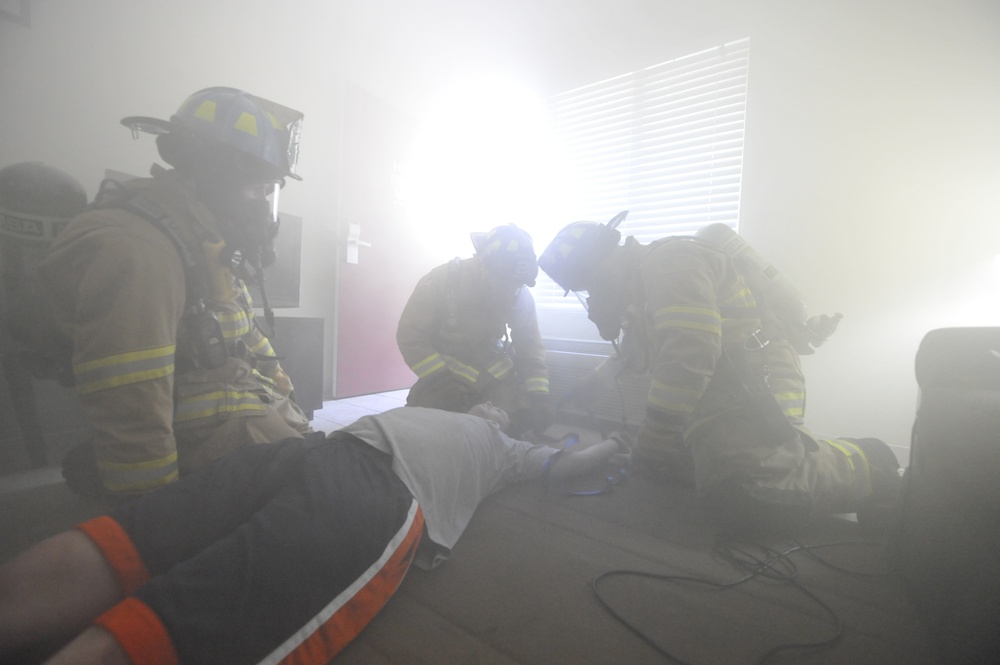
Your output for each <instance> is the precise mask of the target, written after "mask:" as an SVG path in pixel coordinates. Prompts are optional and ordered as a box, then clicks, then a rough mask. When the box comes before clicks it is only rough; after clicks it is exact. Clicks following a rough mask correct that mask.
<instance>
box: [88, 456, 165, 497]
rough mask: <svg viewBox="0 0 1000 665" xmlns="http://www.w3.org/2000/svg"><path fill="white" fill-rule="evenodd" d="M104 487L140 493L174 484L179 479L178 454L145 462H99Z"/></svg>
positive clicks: (116, 490) (114, 490)
mask: <svg viewBox="0 0 1000 665" xmlns="http://www.w3.org/2000/svg"><path fill="white" fill-rule="evenodd" d="M97 468H98V469H99V470H100V473H101V481H102V482H103V483H104V486H105V487H106V488H108V489H109V490H111V491H113V492H139V491H144V490H149V489H153V488H154V487H160V486H162V485H166V484H168V483H172V482H174V481H175V480H177V478H178V472H177V453H176V452H172V453H170V454H169V455H167V456H166V457H161V458H159V459H154V460H148V461H145V462H134V463H126V462H105V461H98V463H97Z"/></svg>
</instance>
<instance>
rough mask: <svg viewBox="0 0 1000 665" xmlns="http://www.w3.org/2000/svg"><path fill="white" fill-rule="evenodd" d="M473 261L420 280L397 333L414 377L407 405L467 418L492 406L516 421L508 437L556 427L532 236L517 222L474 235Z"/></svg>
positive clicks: (456, 261) (453, 263)
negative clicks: (534, 293)
mask: <svg viewBox="0 0 1000 665" xmlns="http://www.w3.org/2000/svg"><path fill="white" fill-rule="evenodd" d="M471 236H472V244H473V246H474V248H475V250H476V252H475V254H474V255H473V256H472V257H471V258H467V259H460V258H455V259H452V260H451V261H450V262H449V263H446V264H444V265H440V266H438V267H436V268H434V269H433V270H431V271H430V272H429V273H428V274H427V275H425V276H424V277H423V278H421V279H420V281H419V282H418V283H417V286H416V288H415V289H414V291H413V293H412V294H411V295H410V298H409V300H408V301H407V303H406V307H405V308H404V309H403V313H402V315H401V316H400V319H399V325H398V327H397V329H396V342H397V343H398V345H399V350H400V352H401V353H402V355H403V359H404V360H405V361H406V364H407V365H409V367H410V369H412V370H413V373H414V374H416V375H417V381H416V383H415V384H414V385H413V387H412V388H411V389H410V392H409V395H408V396H407V400H406V403H407V405H408V406H422V407H428V408H434V409H444V410H447V411H457V412H462V413H464V412H466V411H468V410H469V409H470V408H471V407H472V406H474V405H475V404H479V403H481V402H486V401H490V402H492V403H493V404H495V405H497V406H498V407H499V408H502V409H503V410H504V411H506V412H507V413H508V414H510V416H511V424H510V427H509V430H508V431H509V433H510V434H511V435H513V436H519V435H521V434H523V433H524V432H527V431H529V430H533V431H535V432H536V433H542V432H544V431H545V429H547V428H548V427H549V425H550V424H551V423H552V419H553V412H554V409H553V407H552V406H551V404H550V402H549V374H548V368H547V367H546V363H545V348H544V346H543V345H542V339H541V334H540V333H539V331H538V320H537V317H536V314H535V301H534V299H533V298H532V297H531V293H530V292H529V291H528V289H527V288H525V287H530V286H534V285H535V277H536V276H537V275H538V262H537V259H536V257H535V250H534V247H533V245H532V242H531V237H530V236H529V235H528V234H527V233H526V232H525V231H523V230H522V229H520V228H518V227H517V226H515V225H513V224H506V225H503V226H498V227H496V228H495V229H493V230H491V231H489V232H488V233H473V234H471Z"/></svg>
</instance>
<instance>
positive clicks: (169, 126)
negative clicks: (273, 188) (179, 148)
mask: <svg viewBox="0 0 1000 665" xmlns="http://www.w3.org/2000/svg"><path fill="white" fill-rule="evenodd" d="M121 123H122V124H123V125H124V126H126V127H128V128H129V129H131V130H132V131H133V132H135V133H138V132H143V133H144V134H152V135H153V136H161V135H163V134H169V133H170V132H174V131H177V125H175V124H173V123H171V122H170V121H169V120H163V119H161V118H150V117H149V116H144V115H130V116H128V117H127V118H122V120H121ZM282 177H284V178H291V179H292V180H302V176H300V175H298V174H297V173H284V174H282Z"/></svg>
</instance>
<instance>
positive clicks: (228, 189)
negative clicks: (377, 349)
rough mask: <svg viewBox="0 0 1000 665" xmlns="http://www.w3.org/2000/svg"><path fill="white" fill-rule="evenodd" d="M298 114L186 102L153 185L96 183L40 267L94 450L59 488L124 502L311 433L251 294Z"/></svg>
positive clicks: (223, 97) (166, 134) (152, 129)
mask: <svg viewBox="0 0 1000 665" xmlns="http://www.w3.org/2000/svg"><path fill="white" fill-rule="evenodd" d="M301 119H302V114H301V113H299V112H298V111H294V110H292V109H289V108H286V107H283V106H280V105H278V104H275V103H274V102H270V101H268V100H265V99H262V98H259V97H255V96H253V95H250V94H248V93H246V92H243V91H240V90H236V89H234V88H224V87H214V88H207V89H204V90H201V91H198V92H196V93H194V94H193V95H191V96H190V97H189V98H188V99H187V100H185V101H184V102H183V103H182V104H181V106H180V108H179V109H178V111H177V113H176V114H174V115H173V116H172V117H171V118H170V120H169V121H165V120H159V119H155V118H146V117H129V118H125V119H123V120H122V124H124V125H125V126H127V127H129V128H131V129H132V131H133V135H134V136H136V137H137V136H138V132H140V131H142V132H147V133H151V134H154V135H155V136H156V145H157V149H158V151H159V154H160V156H161V157H162V159H163V160H164V161H165V162H166V163H167V164H169V165H170V166H172V167H173V168H172V169H167V168H165V167H163V166H160V165H159V164H154V165H153V166H152V169H151V176H152V177H150V178H141V179H136V180H130V181H128V182H125V183H115V182H112V181H105V182H104V183H102V186H101V192H100V193H99V194H98V196H97V199H96V200H95V203H94V204H92V205H91V207H90V209H89V210H88V211H87V212H85V213H83V214H82V215H79V216H78V217H76V218H75V219H74V220H73V221H72V222H71V223H70V224H69V225H68V226H67V227H66V228H65V229H64V230H63V231H62V232H61V233H60V234H59V235H58V236H57V237H56V239H55V241H54V242H53V243H52V245H51V247H50V248H49V250H48V252H47V254H46V256H45V257H44V259H43V260H42V262H41V264H40V266H39V274H40V279H41V281H42V283H43V285H44V287H45V289H46V292H47V294H48V297H49V301H50V305H51V310H52V314H53V316H54V318H55V320H56V323H57V324H58V325H59V327H60V328H61V329H62V330H63V331H64V333H65V334H66V336H67V337H69V338H70V340H71V341H72V372H73V378H74V383H75V389H76V392H77V394H78V395H79V398H80V403H81V406H82V412H83V414H84V416H85V418H86V419H87V420H88V422H89V423H90V425H91V426H92V428H93V430H94V434H93V437H92V439H90V440H89V441H88V442H87V444H86V445H83V446H80V447H78V448H76V449H74V450H73V451H71V452H70V454H69V455H67V458H66V460H65V461H64V467H63V469H64V475H65V476H66V479H67V481H68V482H69V484H70V486H71V488H73V489H75V490H77V491H79V492H81V493H84V494H91V493H96V494H108V495H111V496H130V495H135V494H137V493H141V492H145V491H147V490H151V489H155V488H158V487H161V486H163V485H166V484H168V483H171V482H173V481H175V480H176V479H177V478H178V475H179V474H184V473H187V472H189V471H192V470H194V469H196V468H198V467H200V466H203V465H205V464H206V463H208V462H210V461H212V460H214V459H217V458H219V457H222V456H223V455H225V454H226V453H228V452H230V451H231V450H233V449H235V448H237V447H239V446H241V445H244V444H246V443H253V442H265V441H276V440H279V439H283V438H288V437H301V436H302V435H303V434H304V433H308V432H310V431H311V428H310V426H309V422H308V419H307V418H306V416H305V415H304V414H303V412H302V411H301V410H300V409H299V408H298V407H297V406H296V405H295V404H294V402H293V401H292V400H291V399H290V395H291V393H292V390H293V385H292V383H291V380H290V379H289V377H288V376H287V374H285V372H284V371H283V370H282V368H281V365H280V363H279V361H278V359H277V358H276V357H275V352H274V350H273V348H272V347H271V343H270V341H269V339H268V337H267V336H266V334H265V333H264V331H263V330H262V329H261V326H260V325H259V322H258V321H257V318H256V317H255V315H254V311H253V303H252V301H251V299H250V295H249V293H248V290H247V286H246V280H247V279H251V278H253V277H254V276H258V277H259V274H260V273H259V271H260V269H261V268H262V267H263V266H265V265H267V263H268V262H269V260H270V259H271V258H272V257H271V253H272V252H273V249H271V247H272V246H271V245H270V244H269V243H270V240H271V239H272V238H273V236H274V233H275V232H276V225H277V214H276V211H277V205H276V197H277V192H278V190H279V189H280V187H281V186H282V185H284V183H285V180H286V179H287V178H294V179H300V178H299V177H298V176H296V175H295V174H294V168H295V163H296V159H297V154H298V136H299V128H300V123H301Z"/></svg>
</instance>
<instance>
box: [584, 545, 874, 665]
mask: <svg viewBox="0 0 1000 665" xmlns="http://www.w3.org/2000/svg"><path fill="white" fill-rule="evenodd" d="M792 543H794V544H793V546H791V547H789V548H787V549H785V550H780V551H779V550H777V549H775V548H772V547H769V546H766V545H761V544H757V543H751V544H742V545H741V544H737V543H734V542H732V541H729V540H723V541H721V542H720V543H718V544H717V545H716V547H715V553H716V555H717V556H719V557H721V558H723V559H724V560H726V561H728V562H729V563H730V564H731V565H732V566H733V567H734V568H735V569H736V570H737V571H739V572H742V573H743V575H742V577H740V578H738V579H736V580H734V581H732V582H714V581H712V580H709V579H706V578H703V577H692V576H689V575H670V574H663V573H653V572H647V571H641V570H627V569H614V570H608V571H604V572H603V573H598V574H597V575H595V576H594V578H593V580H592V581H591V589H592V591H593V593H594V596H595V598H596V599H597V601H598V602H599V603H600V604H601V606H602V607H603V608H604V609H605V611H607V612H608V613H609V614H610V615H611V616H612V617H614V618H615V619H616V620H617V621H618V622H619V623H621V624H622V625H623V626H625V627H626V628H628V629H629V630H630V631H631V632H632V633H634V634H635V635H637V636H638V637H639V638H641V639H642V640H643V641H644V642H646V643H647V644H649V645H650V646H651V647H653V648H654V649H656V651H658V652H659V653H660V654H662V655H663V656H666V657H667V658H669V659H670V660H672V661H674V662H675V663H678V665H693V663H691V662H689V661H686V660H684V659H682V658H680V657H678V656H677V655H676V654H674V653H672V652H670V651H669V650H667V649H666V648H664V647H663V646H661V645H660V644H658V643H657V642H656V640H654V639H653V638H652V637H651V636H650V635H648V634H646V633H644V632H643V631H642V630H640V629H639V628H638V627H636V626H635V625H634V624H633V623H631V622H630V621H629V620H628V619H626V618H625V617H624V616H623V615H622V613H621V612H619V611H618V610H616V609H615V608H614V607H612V605H611V604H610V602H608V600H607V599H606V598H605V597H603V596H602V594H601V590H600V583H601V582H602V581H604V580H609V579H611V578H613V577H639V578H644V579H652V580H661V581H667V582H690V583H695V584H701V585H705V586H708V587H712V588H716V589H732V588H735V587H737V586H740V585H742V584H745V583H747V582H750V581H751V580H754V579H756V578H758V577H760V578H766V579H769V580H774V581H777V582H780V583H783V584H787V585H788V586H790V587H792V588H793V589H795V590H796V591H798V592H799V593H801V594H803V595H804V596H806V597H807V598H808V599H810V600H811V601H812V602H813V603H814V604H815V605H817V606H818V607H819V608H820V609H821V610H822V611H823V612H824V613H825V614H826V615H827V616H828V617H829V618H830V620H831V622H832V624H833V629H834V630H833V634H832V635H831V636H830V637H828V638H826V639H823V640H819V641H816V642H795V643H790V644H781V645H778V646H776V647H773V648H771V649H769V650H768V651H766V652H765V653H764V654H763V655H762V656H760V658H758V659H757V660H756V663H757V665H763V664H764V663H766V662H767V661H768V660H769V659H770V658H772V657H773V656H775V655H776V654H778V653H780V652H783V651H791V650H800V651H821V650H824V649H828V648H831V647H832V646H834V645H835V644H836V643H837V642H838V641H839V640H840V638H841V637H842V636H843V633H844V625H843V622H842V620H841V619H840V617H839V616H838V615H837V613H836V612H834V611H833V609H832V608H831V607H830V606H829V605H828V604H827V603H826V602H825V601H823V600H822V599H821V598H820V597H819V596H817V595H816V594H815V593H813V592H812V591H810V590H809V589H807V588H806V587H805V586H803V585H802V584H801V583H800V582H799V579H798V572H799V571H798V566H797V565H796V564H795V562H794V561H793V560H792V559H791V558H790V557H791V555H793V554H795V553H798V552H801V553H805V554H808V555H809V556H810V557H811V558H812V559H814V560H815V561H818V562H819V563H820V564H822V565H823V566H826V567H827V568H830V569H831V570H835V571H838V572H841V573H844V574H848V575H854V576H858V577H882V576H886V575H889V571H885V572H877V573H869V572H862V571H854V570H849V569H846V568H843V567H840V566H837V565H834V564H832V563H830V562H829V561H827V560H826V559H824V558H822V557H820V556H819V555H817V554H816V553H815V551H814V550H817V549H822V548H828V547H840V546H848V545H854V546H857V545H863V546H878V547H883V548H884V547H885V546H886V544H885V543H882V542H870V541H838V542H831V543H820V544H817V545H803V544H801V543H799V542H797V541H792Z"/></svg>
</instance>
